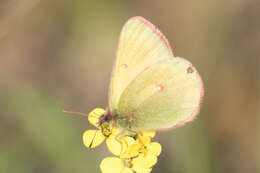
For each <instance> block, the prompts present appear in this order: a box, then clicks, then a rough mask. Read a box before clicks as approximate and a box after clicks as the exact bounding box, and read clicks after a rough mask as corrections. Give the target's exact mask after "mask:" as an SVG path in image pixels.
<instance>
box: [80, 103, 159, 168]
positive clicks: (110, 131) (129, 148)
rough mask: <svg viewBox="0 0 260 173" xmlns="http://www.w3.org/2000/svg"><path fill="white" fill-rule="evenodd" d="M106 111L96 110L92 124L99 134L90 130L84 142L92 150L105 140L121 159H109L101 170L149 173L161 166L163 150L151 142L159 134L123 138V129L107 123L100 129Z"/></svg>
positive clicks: (129, 135)
mask: <svg viewBox="0 0 260 173" xmlns="http://www.w3.org/2000/svg"><path fill="white" fill-rule="evenodd" d="M104 113H105V110H104V109H101V108H96V109H94V110H93V111H92V112H91V113H90V114H89V116H88V120H89V122H90V123H91V124H92V125H94V126H95V127H96V128H97V129H96V130H87V131H86V132H85V133H84V134H83V142H84V144H85V146H86V147H88V148H95V147H97V146H98V145H100V144H101V143H102V142H103V141H104V140H106V144H107V147H108V149H109V150H110V151H111V153H113V154H114V155H116V156H117V157H106V158H104V159H103V160H102V162H101V164H100V168H101V171H102V173H133V172H136V173H149V172H151V171H152V167H153V166H154V165H155V164H156V162H157V156H159V155H160V153H161V150H162V147H161V145H160V144H159V143H157V142H151V139H152V138H153V137H154V136H155V131H141V132H138V133H133V132H127V133H124V134H121V132H120V130H119V129H116V128H115V127H112V126H111V124H109V123H107V122H104V123H102V124H101V125H100V122H99V118H100V116H102V115H103V114H104Z"/></svg>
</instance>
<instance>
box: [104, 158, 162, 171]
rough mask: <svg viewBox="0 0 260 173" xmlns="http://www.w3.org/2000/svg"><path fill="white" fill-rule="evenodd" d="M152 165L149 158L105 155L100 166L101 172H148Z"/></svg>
mask: <svg viewBox="0 0 260 173" xmlns="http://www.w3.org/2000/svg"><path fill="white" fill-rule="evenodd" d="M151 161H152V162H151ZM156 161H157V158H156ZM153 165H154V161H153V160H150V158H146V159H144V158H139V157H137V158H133V159H131V158H118V157H106V158H104V159H103V160H102V161H101V163H100V168H101V171H102V173H133V172H134V171H135V172H137V173H149V172H151V171H152V166H153Z"/></svg>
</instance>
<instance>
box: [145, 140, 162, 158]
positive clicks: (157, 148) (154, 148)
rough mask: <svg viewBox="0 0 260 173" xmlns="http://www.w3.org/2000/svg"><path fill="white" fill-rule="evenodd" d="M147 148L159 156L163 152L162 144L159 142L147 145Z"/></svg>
mask: <svg viewBox="0 0 260 173" xmlns="http://www.w3.org/2000/svg"><path fill="white" fill-rule="evenodd" d="M147 150H148V152H149V153H151V154H152V155H154V156H159V155H160V154H161V152H162V146H161V144H159V143H158V142H152V143H150V144H148V145H147Z"/></svg>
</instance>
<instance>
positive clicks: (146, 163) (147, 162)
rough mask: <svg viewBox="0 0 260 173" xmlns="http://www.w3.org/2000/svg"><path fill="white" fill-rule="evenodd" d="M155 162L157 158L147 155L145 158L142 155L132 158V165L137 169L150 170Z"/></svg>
mask: <svg viewBox="0 0 260 173" xmlns="http://www.w3.org/2000/svg"><path fill="white" fill-rule="evenodd" d="M156 162H157V157H156V156H153V155H150V154H147V155H146V156H144V155H139V156H138V157H136V158H134V159H133V161H132V163H133V166H135V167H139V168H151V167H152V166H153V165H155V164H156Z"/></svg>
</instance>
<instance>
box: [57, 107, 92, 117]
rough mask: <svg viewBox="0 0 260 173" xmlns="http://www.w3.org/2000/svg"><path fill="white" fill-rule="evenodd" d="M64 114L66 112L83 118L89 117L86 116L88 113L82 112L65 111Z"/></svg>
mask: <svg viewBox="0 0 260 173" xmlns="http://www.w3.org/2000/svg"><path fill="white" fill-rule="evenodd" d="M62 112H64V113H69V114H77V115H82V116H85V117H87V116H88V114H86V113H82V112H74V111H71V110H68V109H63V111H62Z"/></svg>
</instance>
